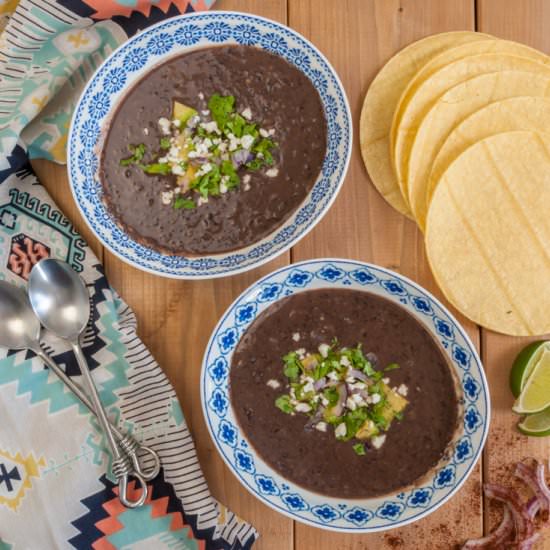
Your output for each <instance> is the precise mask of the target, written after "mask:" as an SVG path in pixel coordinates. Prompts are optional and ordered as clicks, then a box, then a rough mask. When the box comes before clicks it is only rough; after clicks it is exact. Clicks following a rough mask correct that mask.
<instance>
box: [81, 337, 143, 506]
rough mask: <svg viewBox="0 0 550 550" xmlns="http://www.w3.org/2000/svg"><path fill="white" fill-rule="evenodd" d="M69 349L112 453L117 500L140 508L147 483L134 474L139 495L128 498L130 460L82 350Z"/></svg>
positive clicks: (125, 504)
mask: <svg viewBox="0 0 550 550" xmlns="http://www.w3.org/2000/svg"><path fill="white" fill-rule="evenodd" d="M71 347H72V348H73V352H74V354H75V357H76V361H77V363H78V366H79V367H80V371H81V372H82V376H83V377H84V380H85V381H86V385H87V387H88V392H89V395H90V398H91V401H92V405H93V407H94V410H95V413H96V416H97V420H98V422H99V425H100V427H101V429H102V431H103V433H104V434H105V436H106V438H107V441H108V443H109V447H110V448H111V452H112V453H113V473H114V474H115V476H116V478H117V479H118V488H119V494H118V498H119V500H120V502H122V504H124V506H126V507H128V508H136V507H138V506H141V505H142V504H143V503H144V502H145V499H146V498H147V493H148V490H147V483H146V482H145V480H144V479H143V478H142V477H141V476H140V475H139V474H137V473H134V477H135V478H136V479H137V480H138V481H139V484H140V486H141V487H140V488H141V495H140V496H139V498H138V499H137V500H132V499H130V498H129V496H128V474H129V473H130V471H131V463H130V459H129V458H128V456H127V455H125V454H123V453H121V452H120V449H119V447H118V445H117V442H116V440H115V436H114V434H113V431H112V430H111V424H110V423H109V419H108V418H107V413H106V412H105V409H104V408H103V404H102V403H101V399H100V398H99V393H98V391H97V388H96V386H95V384H94V380H93V378H92V373H91V372H90V369H89V368H88V363H87V361H86V358H85V357H84V354H83V353H82V348H81V347H80V345H79V343H78V341H75V342H71Z"/></svg>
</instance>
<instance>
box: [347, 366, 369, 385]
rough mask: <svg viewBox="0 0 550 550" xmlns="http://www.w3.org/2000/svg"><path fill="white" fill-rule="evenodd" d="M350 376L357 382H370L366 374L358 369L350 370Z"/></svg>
mask: <svg viewBox="0 0 550 550" xmlns="http://www.w3.org/2000/svg"><path fill="white" fill-rule="evenodd" d="M348 376H353V378H357V380H361V382H368V381H369V377H368V376H367V375H366V374H365V373H364V372H361V371H360V370H357V369H350V370H349V371H348Z"/></svg>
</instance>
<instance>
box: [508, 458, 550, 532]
mask: <svg viewBox="0 0 550 550" xmlns="http://www.w3.org/2000/svg"><path fill="white" fill-rule="evenodd" d="M515 475H516V477H518V478H519V479H521V480H522V481H523V482H524V483H525V484H526V485H527V486H528V487H529V488H530V489H531V491H533V493H534V494H535V497H536V498H537V500H538V501H539V508H538V511H540V512H542V514H543V516H544V520H545V521H546V520H547V519H548V513H549V511H550V490H549V489H548V486H547V485H546V479H545V475H544V464H539V463H538V462H537V463H536V465H534V466H527V464H524V463H523V462H518V464H517V465H516V471H515ZM538 511H537V512H538Z"/></svg>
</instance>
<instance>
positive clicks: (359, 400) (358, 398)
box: [351, 393, 365, 405]
mask: <svg viewBox="0 0 550 550" xmlns="http://www.w3.org/2000/svg"><path fill="white" fill-rule="evenodd" d="M351 398H352V399H353V401H355V403H356V404H357V405H362V404H363V403H364V402H365V400H364V399H363V398H362V397H361V394H359V393H354V394H353V395H352V396H351Z"/></svg>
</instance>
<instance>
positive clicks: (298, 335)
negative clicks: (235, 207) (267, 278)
mask: <svg viewBox="0 0 550 550" xmlns="http://www.w3.org/2000/svg"><path fill="white" fill-rule="evenodd" d="M247 175H248V174H247ZM243 181H244V178H243ZM292 339H293V340H294V341H295V342H299V341H300V333H299V332H295V333H294V334H293V335H292Z"/></svg>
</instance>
